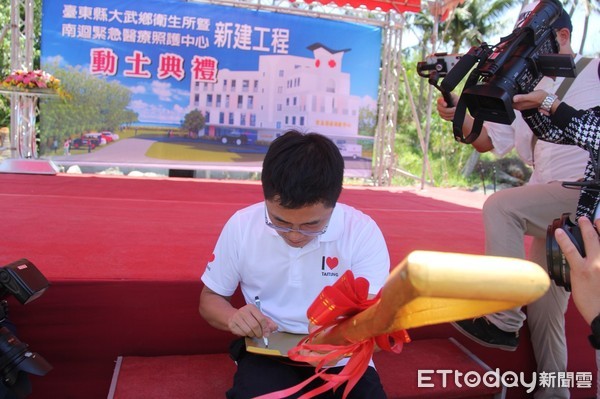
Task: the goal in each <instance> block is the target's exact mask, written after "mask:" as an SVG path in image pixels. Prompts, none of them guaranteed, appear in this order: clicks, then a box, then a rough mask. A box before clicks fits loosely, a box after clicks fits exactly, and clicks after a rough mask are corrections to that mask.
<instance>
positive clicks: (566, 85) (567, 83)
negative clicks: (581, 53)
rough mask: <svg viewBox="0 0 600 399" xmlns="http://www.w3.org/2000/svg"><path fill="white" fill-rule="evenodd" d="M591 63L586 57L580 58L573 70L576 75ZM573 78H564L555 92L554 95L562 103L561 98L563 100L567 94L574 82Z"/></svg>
mask: <svg viewBox="0 0 600 399" xmlns="http://www.w3.org/2000/svg"><path fill="white" fill-rule="evenodd" d="M591 61H592V59H591V58H588V57H581V58H580V59H579V61H577V64H575V70H576V71H577V73H579V72H581V71H583V70H584V69H585V67H586V66H587V65H588V64H589V63H590V62H591ZM575 79H576V77H575V78H565V79H564V80H563V81H562V83H561V84H560V86H559V88H558V90H556V93H555V94H556V95H557V96H558V98H559V99H560V100H561V101H562V99H563V98H565V94H567V92H568V91H569V89H570V88H571V85H572V84H573V82H574V81H575Z"/></svg>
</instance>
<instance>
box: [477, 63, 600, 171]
mask: <svg viewBox="0 0 600 399" xmlns="http://www.w3.org/2000/svg"><path fill="white" fill-rule="evenodd" d="M580 58H581V56H580V55H577V56H576V57H575V60H574V61H575V63H577V61H579V59H580ZM598 62H599V59H597V58H596V59H594V60H592V61H591V62H590V63H589V64H588V65H587V66H586V68H584V69H583V70H582V71H577V72H578V73H577V78H576V79H575V81H574V82H573V84H572V85H571V87H570V88H569V91H568V92H567V94H566V95H565V97H564V98H563V99H561V100H562V101H564V102H566V103H567V104H569V105H570V106H572V107H574V108H576V109H588V108H592V107H594V106H596V105H600V102H599V101H600V100H599V97H598V92H599V90H600V83H599V81H598ZM563 80H564V78H562V77H558V78H556V80H554V79H552V78H549V77H544V78H542V80H541V81H540V83H539V84H538V85H537V86H536V89H541V90H545V91H547V92H549V93H555V92H556V91H557V90H558V88H559V87H560V85H561V83H562V82H563ZM515 115H516V119H515V121H514V122H513V123H512V125H503V124H499V123H492V122H485V123H484V126H485V128H486V130H487V132H488V135H489V136H490V139H491V140H492V143H493V145H494V150H493V152H494V154H496V155H498V156H503V155H505V154H507V153H508V152H509V151H510V150H512V149H513V148H515V149H516V150H517V153H518V154H519V157H520V158H521V159H522V160H523V161H524V162H525V163H527V164H528V165H530V166H533V167H534V169H533V174H532V175H531V178H530V179H529V182H530V183H550V182H554V181H576V180H579V179H581V178H582V177H583V174H584V171H585V167H586V165H587V160H588V157H589V154H588V153H587V151H585V150H583V149H581V148H579V147H577V146H574V145H564V144H555V143H549V142H546V141H542V140H538V141H537V142H536V144H535V154H532V148H531V143H532V138H533V132H532V131H531V129H530V128H529V126H528V125H527V123H526V122H525V121H524V120H523V117H522V116H521V113H520V112H519V111H515Z"/></svg>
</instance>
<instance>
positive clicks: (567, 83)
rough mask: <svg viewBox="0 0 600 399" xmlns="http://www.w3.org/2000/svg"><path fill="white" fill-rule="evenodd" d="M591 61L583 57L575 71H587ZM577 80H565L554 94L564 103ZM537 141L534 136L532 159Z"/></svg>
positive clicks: (576, 65) (532, 138) (532, 140)
mask: <svg viewBox="0 0 600 399" xmlns="http://www.w3.org/2000/svg"><path fill="white" fill-rule="evenodd" d="M591 61H592V59H591V58H588V57H581V58H580V59H579V61H577V63H576V64H575V70H576V71H577V73H579V72H581V71H583V70H584V69H585V67H586V66H588V64H589V63H590V62H591ZM575 79H576V77H575V78H564V80H563V81H562V83H561V84H560V86H559V87H558V90H556V93H554V94H556V95H557V96H558V98H559V99H560V100H561V101H562V99H563V98H565V95H566V94H567V92H568V91H569V89H570V88H571V85H572V84H573V82H574V81H575ZM537 141H538V138H537V136H536V135H535V134H534V135H533V136H532V137H531V155H532V157H533V149H534V148H535V145H536V143H537ZM534 163H535V162H534Z"/></svg>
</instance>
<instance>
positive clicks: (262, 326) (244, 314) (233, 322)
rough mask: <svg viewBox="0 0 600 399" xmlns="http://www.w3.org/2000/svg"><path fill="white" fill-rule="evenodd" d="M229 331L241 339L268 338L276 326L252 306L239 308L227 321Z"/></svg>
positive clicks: (275, 329)
mask: <svg viewBox="0 0 600 399" xmlns="http://www.w3.org/2000/svg"><path fill="white" fill-rule="evenodd" d="M227 324H228V326H229V331H231V332H232V333H233V334H235V335H239V336H241V337H257V338H262V337H263V336H264V337H268V336H269V335H270V334H271V333H272V332H274V331H277V328H278V327H277V324H275V322H274V321H273V320H271V319H270V318H269V317H267V316H265V315H264V314H263V313H262V312H261V311H260V310H258V308H257V307H256V306H255V305H253V304H247V305H245V306H242V307H241V308H239V309H238V310H237V311H236V312H235V313H234V314H233V315H232V316H231V318H230V319H229V321H228V323H227Z"/></svg>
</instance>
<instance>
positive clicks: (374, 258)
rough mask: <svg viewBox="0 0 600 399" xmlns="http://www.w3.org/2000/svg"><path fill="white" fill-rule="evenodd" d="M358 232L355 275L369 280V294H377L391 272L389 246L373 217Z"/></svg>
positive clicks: (353, 265)
mask: <svg viewBox="0 0 600 399" xmlns="http://www.w3.org/2000/svg"><path fill="white" fill-rule="evenodd" d="M357 234H358V236H357V240H356V243H355V248H356V250H355V253H354V254H353V257H352V272H353V274H354V276H355V277H364V278H366V279H367V280H368V281H369V294H377V293H379V291H380V290H381V288H382V287H383V285H384V284H385V281H386V279H387V277H388V275H389V272H390V255H389V252H388V248H387V245H386V242H385V239H384V237H383V233H382V232H381V230H380V229H379V226H377V224H376V223H375V221H374V220H373V219H371V218H369V220H368V222H367V223H366V224H365V225H364V226H363V228H362V229H361V230H360V231H359V232H358V233H357Z"/></svg>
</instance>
